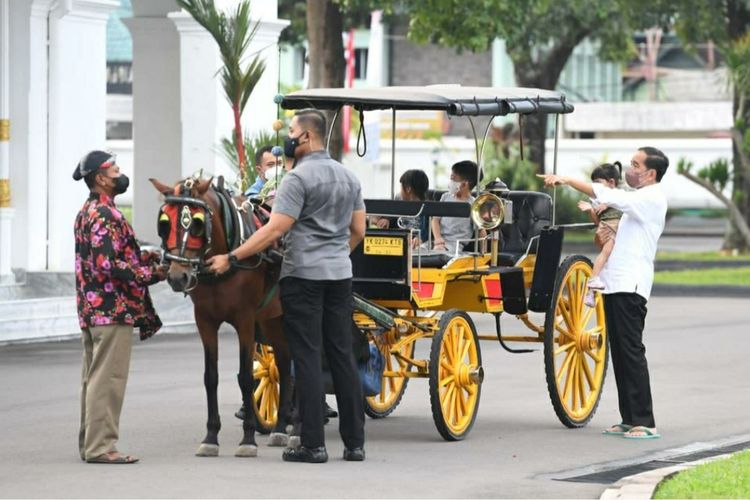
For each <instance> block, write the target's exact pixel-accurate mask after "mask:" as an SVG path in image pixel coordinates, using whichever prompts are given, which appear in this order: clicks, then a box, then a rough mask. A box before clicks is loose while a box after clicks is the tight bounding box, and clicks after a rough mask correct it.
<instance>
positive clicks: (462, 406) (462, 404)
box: [456, 389, 468, 418]
mask: <svg viewBox="0 0 750 500" xmlns="http://www.w3.org/2000/svg"><path fill="white" fill-rule="evenodd" d="M456 399H458V407H457V409H458V412H457V413H458V415H457V417H458V418H461V417H463V416H464V415H466V413H467V401H466V400H464V391H463V389H459V390H458V391H457V398H456ZM467 399H468V398H467Z"/></svg>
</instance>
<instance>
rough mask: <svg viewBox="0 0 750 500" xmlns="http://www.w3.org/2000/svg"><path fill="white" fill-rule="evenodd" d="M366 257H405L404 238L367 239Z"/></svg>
mask: <svg viewBox="0 0 750 500" xmlns="http://www.w3.org/2000/svg"><path fill="white" fill-rule="evenodd" d="M365 254H366V255H396V256H401V255H404V240H403V238H387V237H381V236H366V237H365Z"/></svg>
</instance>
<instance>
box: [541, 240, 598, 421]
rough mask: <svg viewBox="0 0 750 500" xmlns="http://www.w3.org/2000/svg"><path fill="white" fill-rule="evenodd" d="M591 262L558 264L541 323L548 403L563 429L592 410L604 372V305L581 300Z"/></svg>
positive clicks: (574, 258) (571, 260) (586, 417)
mask: <svg viewBox="0 0 750 500" xmlns="http://www.w3.org/2000/svg"><path fill="white" fill-rule="evenodd" d="M590 276H591V261H590V260H589V259H587V258H586V257H584V256H582V255H571V256H570V257H568V258H566V259H565V260H564V261H563V263H562V264H561V265H560V268H559V269H558V272H557V277H556V279H555V288H554V292H553V295H552V298H553V302H552V305H551V306H550V308H549V310H548V311H547V314H546V316H545V321H544V369H545V373H546V376H547V389H548V390H549V395H550V399H551V400H552V406H553V408H554V409H555V413H556V414H557V417H558V418H559V419H560V421H561V422H562V423H563V424H564V425H566V426H567V427H583V426H584V425H586V424H587V423H588V421H589V420H591V418H592V417H593V416H594V413H596V408H597V406H598V405H599V399H600V398H601V394H602V386H603V385H604V377H605V375H606V373H607V348H608V347H607V330H606V326H605V323H604V303H603V301H602V297H601V294H599V293H597V294H596V306H595V307H593V308H591V307H588V306H587V305H586V304H584V297H585V295H586V283H587V281H588V278H589V277H590Z"/></svg>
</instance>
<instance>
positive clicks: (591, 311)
mask: <svg viewBox="0 0 750 500" xmlns="http://www.w3.org/2000/svg"><path fill="white" fill-rule="evenodd" d="M592 314H594V308H593V307H587V308H586V312H585V313H584V316H583V321H581V330H583V329H585V328H586V326H587V325H588V324H589V321H590V320H591V315H592Z"/></svg>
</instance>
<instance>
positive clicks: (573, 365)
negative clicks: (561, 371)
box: [570, 355, 578, 411]
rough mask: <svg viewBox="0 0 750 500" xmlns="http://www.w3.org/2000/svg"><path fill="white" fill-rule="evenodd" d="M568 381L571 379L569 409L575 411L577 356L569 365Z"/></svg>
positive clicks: (576, 398)
mask: <svg viewBox="0 0 750 500" xmlns="http://www.w3.org/2000/svg"><path fill="white" fill-rule="evenodd" d="M570 379H571V383H570V385H571V389H572V390H571V398H570V409H571V410H573V411H575V409H576V404H577V400H578V356H577V355H576V357H575V360H574V361H573V362H572V363H571V364H570Z"/></svg>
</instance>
